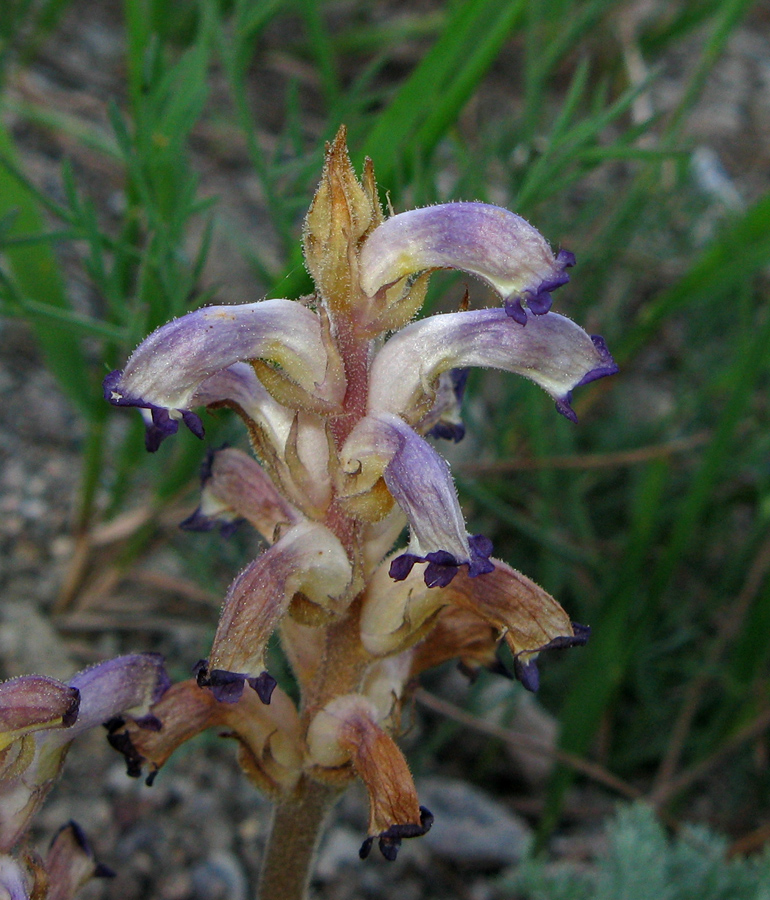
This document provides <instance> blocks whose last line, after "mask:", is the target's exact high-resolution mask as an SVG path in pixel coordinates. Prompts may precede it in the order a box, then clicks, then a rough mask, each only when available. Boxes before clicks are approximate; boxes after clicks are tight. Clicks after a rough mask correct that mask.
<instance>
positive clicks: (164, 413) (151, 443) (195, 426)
mask: <svg viewBox="0 0 770 900" xmlns="http://www.w3.org/2000/svg"><path fill="white" fill-rule="evenodd" d="M122 374H123V371H122V369H114V370H113V371H112V372H110V373H109V374H108V375H106V376H105V377H104V381H103V382H102V387H103V389H104V399H105V400H106V401H107V402H108V403H111V404H112V405H113V406H135V407H138V408H139V409H146V410H149V412H150V415H151V417H152V420H151V421H150V422H148V423H147V430H146V432H145V436H144V444H145V447H146V448H147V450H148V452H150V453H154V452H155V451H156V450H157V449H158V447H160V445H161V443H162V442H163V441H164V440H165V439H166V438H167V437H169V436H170V435H172V434H176V433H177V431H178V430H179V420H178V419H175V418H173V417H172V416H171V415H170V414H169V411H168V410H167V409H165V408H164V407H162V406H158V405H157V404H155V403H150V402H149V401H147V400H144V399H142V398H141V397H130V396H128V395H127V394H124V393H123V392H122V391H119V390H118V389H117V386H118V381H119V380H120V378H121V376H122ZM179 412H180V414H181V416H182V421H183V422H184V424H185V425H186V426H187V427H188V428H189V429H190V431H191V432H192V433H193V434H194V435H195V437H197V438H202V437H203V435H204V434H205V429H204V427H203V422H201V419H200V416H198V415H196V413H194V412H191V411H190V410H189V409H181V410H179Z"/></svg>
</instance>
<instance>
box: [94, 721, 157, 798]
mask: <svg viewBox="0 0 770 900" xmlns="http://www.w3.org/2000/svg"><path fill="white" fill-rule="evenodd" d="M124 725H125V719H123V718H121V717H120V716H116V717H115V718H114V719H110V720H109V722H105V723H104V727H105V728H106V729H107V743H108V744H109V745H110V746H111V747H112V748H113V749H115V750H117V751H118V753H121V754H122V755H123V758H124V760H125V762H126V774H127V775H128V777H129V778H140V777H141V775H142V765H143V764H144V762H145V758H144V757H143V756H142V754H141V753H140V752H139V751H138V750H137V749H136V747H135V745H134V742H133V741H132V740H131V737H130V736H129V734H128V733H127V732H125V731H121V730H120V729H121V728H122V727H123V726H124ZM152 774H153V777H154V774H155V773H152ZM147 783H148V784H150V783H151V781H150V779H149V778H148V779H147Z"/></svg>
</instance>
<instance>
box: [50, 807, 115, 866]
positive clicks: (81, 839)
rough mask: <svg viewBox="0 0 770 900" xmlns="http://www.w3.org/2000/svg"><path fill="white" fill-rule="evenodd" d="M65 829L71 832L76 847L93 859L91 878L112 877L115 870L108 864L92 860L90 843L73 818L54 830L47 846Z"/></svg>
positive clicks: (54, 841) (52, 843) (92, 853)
mask: <svg viewBox="0 0 770 900" xmlns="http://www.w3.org/2000/svg"><path fill="white" fill-rule="evenodd" d="M65 831H69V832H70V833H71V834H72V837H73V839H74V840H75V843H76V844H77V845H78V847H79V848H80V849H81V850H82V851H83V853H84V854H85V855H86V856H87V857H88V859H90V860H93V865H94V870H93V873H92V876H91V877H92V878H114V877H115V872H113V871H112V869H111V868H110V867H109V866H105V865H104V863H100V862H96V861H95V860H94V851H93V849H92V848H91V843H90V841H89V840H88V838H87V837H86V833H85V831H83V829H82V828H81V827H80V825H78V823H77V822H75V821H74V820H73V819H70V820H69V822H67V823H66V824H64V825H62V826H61V827H60V828H58V829H57V830H56V833H55V834H54V836H53V837H52V838H51V843H50V845H49V846H51V847H53V845H54V844H55V843H56V840H57V838H58V837H59V835H61V834H63V833H64V832H65Z"/></svg>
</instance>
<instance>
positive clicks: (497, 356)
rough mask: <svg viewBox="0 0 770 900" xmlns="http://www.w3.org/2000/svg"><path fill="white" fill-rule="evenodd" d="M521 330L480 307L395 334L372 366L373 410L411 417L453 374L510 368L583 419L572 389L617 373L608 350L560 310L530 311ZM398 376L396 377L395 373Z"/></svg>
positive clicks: (496, 312) (562, 408) (500, 314)
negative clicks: (445, 374) (441, 378)
mask: <svg viewBox="0 0 770 900" xmlns="http://www.w3.org/2000/svg"><path fill="white" fill-rule="evenodd" d="M527 319H528V325H527V327H526V328H520V327H519V326H518V325H517V324H516V323H515V322H513V321H512V320H511V319H510V318H509V317H508V316H507V315H506V314H505V310H502V309H477V310H468V311H466V312H457V313H447V314H445V315H437V316H431V317H430V318H429V319H421V320H420V321H419V322H414V323H412V324H411V325H408V326H407V327H406V328H404V329H402V330H401V331H400V332H398V334H395V335H394V336H393V337H392V338H391V339H390V340H389V341H388V342H387V343H386V344H385V345H384V346H383V347H382V349H381V350H380V351H379V353H378V354H377V356H376V357H375V359H374V362H373V364H372V371H371V380H370V390H369V411H370V413H379V412H381V411H385V412H389V413H394V414H396V415H400V416H404V417H405V418H406V419H408V420H409V419H412V418H413V417H414V416H415V415H418V414H419V412H420V411H421V410H422V409H423V408H424V406H425V403H426V402H427V401H428V400H430V393H429V392H432V391H434V390H435V383H436V380H437V379H438V377H439V376H440V375H441V374H442V373H443V372H446V371H447V370H449V369H454V368H457V367H465V366H481V367H488V368H493V369H503V370H505V371H507V372H514V373H516V374H518V375H523V376H524V377H525V378H529V379H530V380H531V381H534V382H535V383H536V384H539V385H540V387H542V388H543V389H544V390H546V391H547V392H548V393H549V394H550V395H551V396H552V397H553V398H554V400H555V401H556V407H557V409H558V410H559V412H561V413H562V414H563V415H565V416H566V417H567V418H568V419H571V420H572V421H576V420H577V417H576V416H575V412H574V410H573V409H572V407H571V406H570V400H571V393H572V390H573V389H574V388H576V387H578V386H579V385H581V384H587V383H588V382H589V381H594V380H595V379H597V378H602V377H603V376H605V375H612V374H614V373H615V372H617V371H618V367H617V366H616V365H615V361H614V360H613V359H612V356H611V355H610V352H609V350H608V349H607V345H606V344H605V343H604V340H603V339H602V338H601V337H599V336H598V335H594V336H591V335H588V334H587V333H586V332H585V331H583V329H582V328H581V327H580V326H579V325H576V324H575V323H574V322H573V321H572V320H571V319H567V318H565V317H564V316H560V315H557V314H556V313H547V314H545V315H542V316H533V315H532V314H530V313H528V314H527ZM394 372H397V373H398V377H397V378H394V375H393V373H394Z"/></svg>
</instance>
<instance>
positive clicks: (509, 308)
mask: <svg viewBox="0 0 770 900" xmlns="http://www.w3.org/2000/svg"><path fill="white" fill-rule="evenodd" d="M574 265H575V254H574V253H572V252H571V251H569V250H559V252H558V254H557V256H556V271H555V272H554V274H553V275H551V276H550V277H549V278H546V279H544V280H543V281H541V282H540V284H539V285H537V287H534V288H531V289H529V290H525V291H523V292H522V295H523V297H524V299H525V300H526V301H527V308H528V309H529V311H530V312H531V313H532V315H534V316H544V315H545V314H546V313H547V312H548V311H549V310H550V309H551V305H552V304H553V298H552V297H551V291H555V290H556V288H559V287H561V286H562V285H564V284H567V282H568V281H569V275H568V274H567V273H566V272H565V271H564V270H565V269H567V268H569V267H570V266H574ZM503 305H504V306H505V312H506V314H507V315H509V316H510V317H511V318H512V319H513V320H514V321H515V322H518V323H519V325H526V324H527V313H526V312H525V310H524V307H523V305H522V303H521V299H520V298H517V299H515V300H506V301H505V302H504V304H503Z"/></svg>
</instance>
